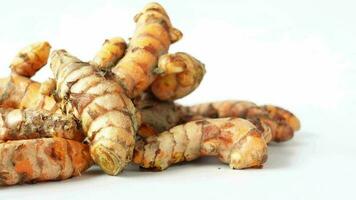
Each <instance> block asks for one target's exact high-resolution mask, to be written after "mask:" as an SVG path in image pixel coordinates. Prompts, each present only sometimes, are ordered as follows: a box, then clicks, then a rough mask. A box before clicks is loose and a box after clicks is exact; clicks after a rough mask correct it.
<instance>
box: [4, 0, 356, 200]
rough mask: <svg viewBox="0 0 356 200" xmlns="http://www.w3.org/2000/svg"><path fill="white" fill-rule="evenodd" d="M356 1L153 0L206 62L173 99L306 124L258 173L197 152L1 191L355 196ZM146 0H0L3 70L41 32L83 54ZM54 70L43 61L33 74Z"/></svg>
mask: <svg viewBox="0 0 356 200" xmlns="http://www.w3.org/2000/svg"><path fill="white" fill-rule="evenodd" d="M354 2H355V1H352V0H350V1H345V0H338V1H323V0H320V1H310V0H299V1H285V0H270V1H262V0H261V1H222V0H220V1H194V2H193V1H190V2H188V1H187V2H184V3H183V1H161V2H160V3H161V4H162V5H164V7H165V8H166V9H167V11H168V13H169V15H170V17H171V19H172V22H173V24H174V25H175V26H176V27H177V28H179V29H181V30H182V31H183V33H184V38H183V39H182V40H181V41H180V42H178V43H177V44H174V45H173V46H172V48H171V49H170V52H175V51H185V52H189V53H191V54H192V55H194V56H196V57H197V58H199V59H200V60H201V61H203V62H204V63H205V64H206V69H207V74H206V76H205V78H204V80H203V82H202V85H201V86H200V87H199V88H198V89H197V90H196V91H195V92H194V93H193V94H191V95H190V96H188V97H186V98H184V99H182V100H180V102H181V103H185V104H193V103H198V102H205V101H211V100H223V99H245V100H251V101H255V102H256V103H259V104H265V103H272V104H276V105H280V106H283V107H285V108H288V109H289V110H291V111H293V112H295V113H296V114H297V116H299V117H300V119H301V122H302V130H301V131H299V132H298V133H297V134H296V136H295V137H294V139H293V140H291V141H289V142H286V143H282V144H272V145H270V148H269V159H268V161H267V163H266V165H265V167H264V168H263V169H259V170H257V169H255V170H243V171H237V170H230V169H229V168H228V166H227V165H224V164H221V163H219V162H218V161H216V160H215V159H201V160H199V161H195V162H192V163H189V164H184V165H180V166H175V167H171V168H169V169H168V170H166V171H163V172H141V171H139V170H138V168H137V166H131V167H130V168H129V169H128V170H126V171H125V172H123V173H122V174H121V175H119V176H117V177H110V176H107V175H104V174H103V173H102V172H100V171H99V170H98V169H92V170H90V171H89V172H88V173H86V174H83V176H81V177H79V178H73V179H70V180H67V181H61V182H51V183H41V184H35V185H23V186H14V187H2V188H0V199H1V200H3V199H105V198H107V199H131V198H134V199H138V198H141V199H142V198H145V199H153V198H154V199H165V200H170V199H225V198H226V199H227V198H233V199H274V200H277V199H290V200H291V199H337V198H338V199H355V198H356V195H355V193H354V192H355V191H354V188H355V179H356V172H355V170H356V144H355V140H356V131H355V128H354V127H355V123H356V115H355V113H356V107H355V102H356V67H355V66H356V48H355V47H356V25H355V20H356V14H355V13H356V12H355V8H356V3H354ZM146 3H147V2H146V1H134V2H133V1H119V0H112V1H88V0H83V1H75V2H74V1H70V0H62V1H45V0H43V1H38V0H31V1H3V0H1V3H0V74H1V76H2V77H4V76H7V75H8V74H9V69H8V65H9V62H10V61H11V59H12V58H13V56H14V55H15V54H16V52H17V51H18V50H19V49H20V48H22V47H23V46H25V45H27V44H29V43H32V42H36V41H41V40H48V41H49V42H50V43H51V44H52V46H53V49H58V48H65V49H67V50H68V51H69V52H71V53H73V54H74V55H76V56H78V57H80V58H81V59H83V60H90V59H91V58H92V57H93V55H94V54H95V52H96V51H97V49H98V48H99V47H100V45H101V44H102V42H103V40H104V39H106V38H109V37H113V36H123V37H125V38H128V37H130V35H131V34H132V32H133V31H134V27H135V25H134V22H133V20H132V18H133V16H134V14H135V13H137V11H139V10H140V9H141V8H142V7H143V6H144V5H145V4H146ZM50 75H51V72H50V70H49V67H48V66H46V67H45V69H44V70H42V71H41V72H40V73H39V74H38V75H36V77H35V79H36V80H39V81H43V80H45V79H46V78H47V77H48V76H50Z"/></svg>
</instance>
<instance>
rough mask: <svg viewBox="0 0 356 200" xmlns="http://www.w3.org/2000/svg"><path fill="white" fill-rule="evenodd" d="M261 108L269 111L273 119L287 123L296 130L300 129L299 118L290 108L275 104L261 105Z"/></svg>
mask: <svg viewBox="0 0 356 200" xmlns="http://www.w3.org/2000/svg"><path fill="white" fill-rule="evenodd" d="M261 108H262V109H263V110H265V111H267V112H268V114H269V116H271V118H272V119H275V120H278V121H283V122H285V123H287V124H288V125H289V126H290V127H292V129H293V130H294V131H298V130H299V129H300V121H299V119H298V118H297V117H296V116H295V115H294V114H293V113H291V112H289V111H288V110H286V109H284V108H281V107H278V106H273V105H264V106H261Z"/></svg>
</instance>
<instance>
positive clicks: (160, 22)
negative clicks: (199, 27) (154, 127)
mask: <svg viewBox="0 0 356 200" xmlns="http://www.w3.org/2000/svg"><path fill="white" fill-rule="evenodd" d="M134 20H135V22H136V30H135V33H134V35H133V36H132V39H131V40H130V43H129V47H128V50H127V52H126V54H125V56H124V57H123V58H122V59H121V60H120V61H119V62H118V64H117V65H116V66H115V67H114V68H113V69H112V73H113V74H114V76H115V79H116V81H118V82H119V84H120V85H121V86H122V87H123V88H124V89H125V92H126V94H127V95H128V96H129V97H131V98H133V97H136V96H138V95H140V94H141V93H142V92H143V91H145V90H146V89H147V88H148V87H149V86H150V85H151V83H152V82H153V81H154V79H155V77H156V74H155V73H154V72H153V71H154V68H155V67H156V66H157V63H158V58H159V57H160V56H161V55H163V54H165V53H167V51H168V48H169V46H170V44H171V43H173V42H176V41H178V40H179V39H180V38H181V37H182V33H181V32H180V31H178V30H177V29H175V28H173V26H172V24H171V22H170V19H169V17H168V15H167V13H166V11H165V10H164V9H163V7H162V6H161V5H159V4H158V3H149V4H148V5H147V6H146V7H145V8H144V9H143V11H141V12H140V13H139V14H137V15H136V16H135V18H134Z"/></svg>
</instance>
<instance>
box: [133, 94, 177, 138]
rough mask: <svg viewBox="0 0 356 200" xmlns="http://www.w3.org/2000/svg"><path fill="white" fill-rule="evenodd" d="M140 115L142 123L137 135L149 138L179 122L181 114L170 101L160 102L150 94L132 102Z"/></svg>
mask: <svg viewBox="0 0 356 200" xmlns="http://www.w3.org/2000/svg"><path fill="white" fill-rule="evenodd" d="M133 102H134V104H135V107H136V108H137V109H138V110H139V111H140V113H141V120H142V123H141V125H140V127H139V130H138V133H137V134H138V135H140V136H142V137H149V136H154V135H157V134H159V133H161V132H163V131H166V130H168V129H170V128H172V127H174V126H176V125H178V124H179V122H180V121H181V116H182V114H181V113H180V110H179V109H178V106H176V104H175V103H174V102H172V101H160V100H158V99H157V98H155V97H154V96H153V95H152V94H150V93H144V94H142V95H140V96H138V97H136V98H135V99H134V100H133Z"/></svg>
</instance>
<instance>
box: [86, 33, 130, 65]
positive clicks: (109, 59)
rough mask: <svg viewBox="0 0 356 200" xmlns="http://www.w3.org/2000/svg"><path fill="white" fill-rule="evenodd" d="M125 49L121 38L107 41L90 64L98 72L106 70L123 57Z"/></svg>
mask: <svg viewBox="0 0 356 200" xmlns="http://www.w3.org/2000/svg"><path fill="white" fill-rule="evenodd" d="M126 47H127V44H126V42H125V40H124V39H123V38H121V37H114V38H111V39H107V40H105V42H104V44H103V46H102V47H101V49H100V50H99V51H98V52H97V54H96V55H95V57H94V58H93V60H92V61H91V62H90V64H92V65H94V66H96V67H97V68H98V69H100V70H108V69H110V68H111V67H113V66H114V65H115V64H116V63H117V62H118V61H119V60H120V59H121V58H122V57H123V56H124V55H125V51H126Z"/></svg>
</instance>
